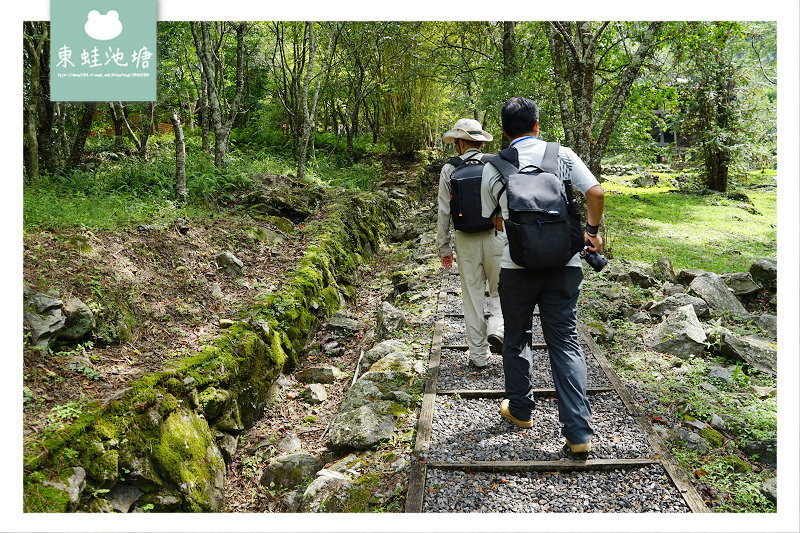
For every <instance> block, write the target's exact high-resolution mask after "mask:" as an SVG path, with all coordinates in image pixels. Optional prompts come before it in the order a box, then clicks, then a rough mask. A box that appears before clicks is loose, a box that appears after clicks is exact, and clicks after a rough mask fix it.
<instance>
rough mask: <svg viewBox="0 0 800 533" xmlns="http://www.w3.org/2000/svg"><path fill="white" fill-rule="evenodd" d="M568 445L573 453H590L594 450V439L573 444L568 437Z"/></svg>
mask: <svg viewBox="0 0 800 533" xmlns="http://www.w3.org/2000/svg"><path fill="white" fill-rule="evenodd" d="M567 447H568V448H569V451H571V452H572V453H589V452H590V451H592V441H588V442H584V443H583V444H572V443H571V442H570V441H569V439H567Z"/></svg>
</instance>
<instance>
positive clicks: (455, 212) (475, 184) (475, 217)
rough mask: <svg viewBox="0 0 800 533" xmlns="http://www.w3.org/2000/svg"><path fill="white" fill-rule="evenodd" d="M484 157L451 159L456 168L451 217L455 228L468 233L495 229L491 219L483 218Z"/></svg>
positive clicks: (451, 184)
mask: <svg viewBox="0 0 800 533" xmlns="http://www.w3.org/2000/svg"><path fill="white" fill-rule="evenodd" d="M475 156H478V157H477V159H475V158H474V157H475ZM482 156H483V154H480V153H476V154H473V155H471V156H469V157H468V158H467V159H461V158H460V157H451V158H450V164H451V165H453V166H454V167H455V170H453V173H452V174H451V175H450V216H451V217H452V218H453V227H454V228H456V229H457V230H459V231H463V232H466V233H480V232H482V231H488V230H490V229H492V228H493V227H494V225H493V224H492V221H491V219H488V218H484V217H483V216H481V175H482V174H483V167H484V165H485V162H484V161H482V160H481V157H482Z"/></svg>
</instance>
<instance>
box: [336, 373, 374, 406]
mask: <svg viewBox="0 0 800 533" xmlns="http://www.w3.org/2000/svg"><path fill="white" fill-rule="evenodd" d="M383 394H384V393H383V391H381V389H380V388H379V387H378V385H376V384H375V383H374V382H372V381H370V380H368V379H359V380H358V381H356V382H355V383H353V386H352V387H350V389H349V390H348V391H347V394H346V395H345V397H344V400H342V404H341V405H340V406H339V410H340V411H350V410H352V409H356V408H358V407H361V406H362V405H365V404H367V403H369V402H374V401H376V400H382V399H383Z"/></svg>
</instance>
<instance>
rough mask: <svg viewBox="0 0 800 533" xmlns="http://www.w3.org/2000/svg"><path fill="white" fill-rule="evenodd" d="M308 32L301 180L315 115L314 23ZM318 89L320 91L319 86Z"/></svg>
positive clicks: (302, 99) (299, 161)
mask: <svg viewBox="0 0 800 533" xmlns="http://www.w3.org/2000/svg"><path fill="white" fill-rule="evenodd" d="M306 32H307V33H308V68H307V69H306V75H305V79H304V80H303V91H302V93H301V94H300V104H301V106H302V109H303V128H302V129H303V134H302V140H301V142H300V146H299V153H298V157H297V178H298V179H301V180H302V179H303V178H305V177H306V149H307V148H308V139H309V137H310V136H311V129H312V127H313V120H314V117H313V114H312V113H311V112H309V110H308V88H309V87H310V85H311V77H312V76H313V75H314V56H315V55H316V53H317V43H316V42H315V41H314V22H313V21H312V22H306ZM317 88H318V89H319V84H318V85H317Z"/></svg>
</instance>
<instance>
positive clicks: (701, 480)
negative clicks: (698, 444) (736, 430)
mask: <svg viewBox="0 0 800 533" xmlns="http://www.w3.org/2000/svg"><path fill="white" fill-rule="evenodd" d="M672 453H673V454H674V455H675V457H676V459H678V462H679V463H680V464H681V465H682V466H683V467H684V468H686V469H687V470H689V471H690V472H694V474H695V477H696V483H697V484H699V485H700V487H701V488H703V487H706V486H712V487H714V492H712V493H711V495H713V496H707V499H709V500H710V501H712V503H713V504H714V512H717V513H735V512H742V511H743V510H746V512H748V513H774V512H776V511H777V508H776V505H775V504H774V503H773V502H771V501H770V500H769V499H768V498H767V497H766V496H765V495H764V494H762V493H761V485H762V484H763V483H764V482H765V481H766V480H767V479H768V478H770V477H773V476H774V473H772V472H770V471H769V470H765V471H762V472H756V471H750V470H747V469H745V468H742V467H741V463H740V462H739V461H741V460H739V461H736V460H733V461H732V460H731V458H730V456H729V455H727V452H725V451H724V450H715V451H712V452H711V454H710V455H700V454H698V453H697V452H696V451H694V450H688V449H686V448H683V447H681V446H673V447H672ZM736 459H738V458H736ZM743 470H745V471H743Z"/></svg>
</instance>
